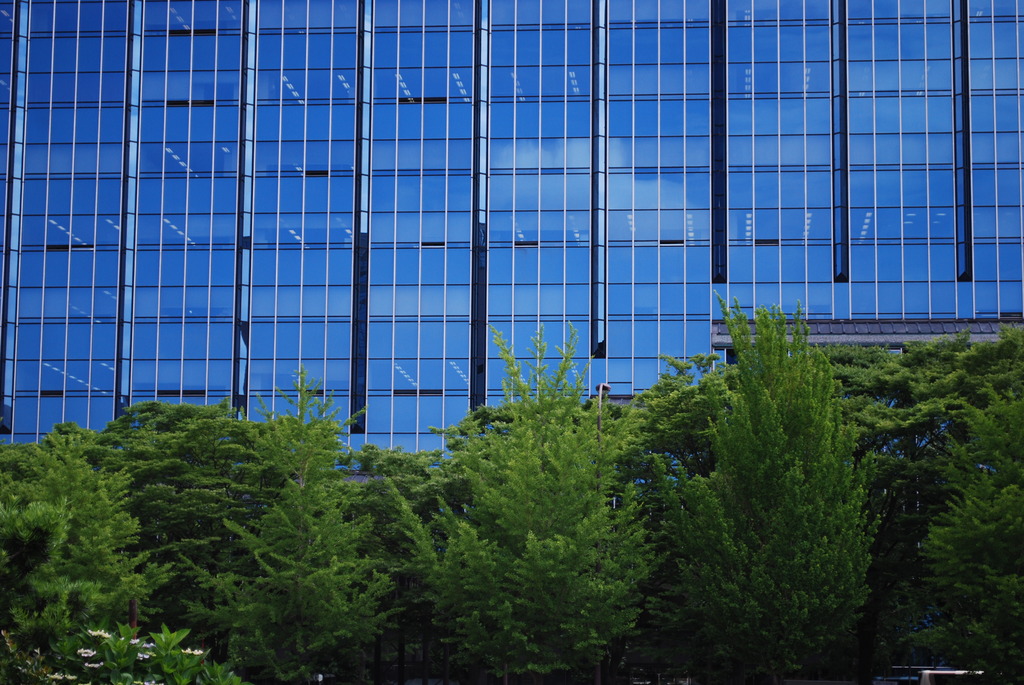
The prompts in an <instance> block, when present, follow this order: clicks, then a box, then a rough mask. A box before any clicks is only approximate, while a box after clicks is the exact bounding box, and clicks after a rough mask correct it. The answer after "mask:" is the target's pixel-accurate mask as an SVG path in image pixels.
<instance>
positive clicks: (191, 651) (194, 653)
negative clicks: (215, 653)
mask: <svg viewBox="0 0 1024 685" xmlns="http://www.w3.org/2000/svg"><path fill="white" fill-rule="evenodd" d="M181 653H182V654H191V655H192V656H199V655H201V654H203V650H201V649H183V650H181Z"/></svg>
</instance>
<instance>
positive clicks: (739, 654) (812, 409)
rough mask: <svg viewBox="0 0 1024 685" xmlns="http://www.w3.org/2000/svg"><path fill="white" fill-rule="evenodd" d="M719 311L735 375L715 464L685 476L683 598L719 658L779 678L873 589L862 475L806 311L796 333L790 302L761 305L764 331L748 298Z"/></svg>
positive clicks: (834, 631) (721, 664)
mask: <svg viewBox="0 0 1024 685" xmlns="http://www.w3.org/2000/svg"><path fill="white" fill-rule="evenodd" d="M724 309H725V307H724V305H723V310H724ZM723 313H724V314H725V316H726V321H727V323H728V326H729V332H730V334H731V335H732V339H733V345H734V348H735V350H736V358H737V369H736V379H735V382H736V385H735V389H734V390H732V391H731V392H730V393H729V395H728V398H727V400H728V403H727V404H726V405H725V406H722V407H720V408H719V410H718V412H717V414H716V416H717V418H716V420H715V428H714V448H715V456H716V461H717V464H716V470H715V471H714V472H713V473H712V474H711V475H710V476H707V477H705V476H699V475H698V476H694V477H693V478H692V479H690V480H689V481H688V482H687V483H686V484H685V487H684V490H683V496H684V502H685V507H686V509H685V514H684V516H683V518H682V521H681V530H680V537H679V543H680V545H681V547H682V556H683V562H682V565H681V574H680V582H681V584H682V586H683V587H684V588H686V589H687V601H686V606H685V607H684V611H686V612H688V613H689V614H690V615H691V616H692V617H694V618H695V619H696V620H697V622H698V623H699V625H700V629H699V632H698V639H699V641H700V642H699V644H700V646H701V648H702V649H704V650H707V652H708V655H709V656H710V657H711V661H712V665H713V666H717V667H718V668H720V669H722V671H723V672H725V673H729V674H732V675H733V676H738V675H739V674H741V673H746V672H750V671H753V672H756V673H765V674H770V675H772V676H774V677H775V678H776V679H778V678H779V677H780V676H781V674H782V673H784V672H786V671H789V670H792V669H795V668H797V667H799V666H800V665H801V664H802V662H803V660H804V659H806V658H807V657H809V656H811V655H814V654H815V653H817V652H819V651H820V650H821V649H822V648H823V647H825V646H826V645H827V644H828V643H829V642H830V641H831V640H834V639H835V637H836V636H837V635H839V634H841V633H843V631H845V630H847V628H848V627H849V626H850V624H851V622H852V620H853V616H854V610H855V609H856V608H857V606H859V604H860V603H861V602H862V601H863V599H864V594H865V588H864V571H865V568H866V566H867V561H868V558H867V545H868V536H867V534H866V532H865V521H864V514H863V511H862V507H863V504H864V489H863V486H862V485H861V483H860V478H859V477H858V474H857V473H855V472H854V469H853V464H852V458H851V457H852V449H853V441H852V437H851V436H850V435H849V434H848V432H847V431H845V430H844V429H843V427H842V425H841V422H840V416H839V409H838V406H837V399H836V398H835V381H834V380H833V377H832V372H831V368H830V366H829V364H828V361H827V360H826V359H825V357H824V356H823V355H822V354H821V353H820V352H818V351H816V350H814V349H813V348H811V347H810V346H809V344H808V341H807V327H806V324H804V323H803V322H802V321H801V320H800V318H799V316H798V317H797V320H796V322H795V325H794V327H793V331H792V341H791V342H790V341H788V340H787V331H786V320H785V316H784V315H783V314H782V313H781V312H780V311H779V310H778V309H777V308H775V309H772V310H767V309H764V308H762V309H759V310H758V311H757V314H756V319H755V320H756V330H757V341H756V344H755V343H754V342H753V340H752V338H751V334H750V329H749V326H748V323H747V319H746V317H745V316H744V315H743V314H742V312H741V311H740V310H739V307H738V306H736V307H734V308H733V309H732V310H729V311H723Z"/></svg>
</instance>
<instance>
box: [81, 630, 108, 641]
mask: <svg viewBox="0 0 1024 685" xmlns="http://www.w3.org/2000/svg"><path fill="white" fill-rule="evenodd" d="M87 632H88V633H89V634H90V635H92V636H93V637H101V638H103V639H104V640H106V639H107V638H108V637H110V633H108V632H107V631H105V630H90V631H87Z"/></svg>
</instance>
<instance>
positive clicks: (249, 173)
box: [231, 0, 259, 410]
mask: <svg viewBox="0 0 1024 685" xmlns="http://www.w3.org/2000/svg"><path fill="white" fill-rule="evenodd" d="M258 7H259V5H258V3H257V2H256V0H244V2H243V3H242V69H241V73H240V74H239V90H238V97H239V103H238V110H239V111H238V208H237V210H236V211H237V217H236V220H237V222H238V223H237V226H236V236H235V321H234V327H235V330H234V342H233V348H232V351H231V364H232V369H231V370H232V378H231V404H232V406H234V407H235V408H236V409H239V410H242V409H245V408H246V406H247V405H248V401H249V316H250V306H251V285H252V207H253V150H254V148H255V147H256V143H255V141H256V37H257V35H258V34H259V30H258V29H259V22H258V17H257V12H258Z"/></svg>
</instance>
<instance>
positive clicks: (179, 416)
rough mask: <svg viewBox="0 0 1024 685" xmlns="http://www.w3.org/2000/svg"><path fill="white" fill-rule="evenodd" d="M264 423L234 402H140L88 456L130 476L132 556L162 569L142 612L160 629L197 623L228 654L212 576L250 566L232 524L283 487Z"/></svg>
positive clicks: (249, 520)
mask: <svg viewBox="0 0 1024 685" xmlns="http://www.w3.org/2000/svg"><path fill="white" fill-rule="evenodd" d="M260 430H261V426H260V425H259V424H257V423H256V422H253V421H247V420H244V419H240V418H238V416H237V413H236V412H235V410H234V409H232V408H231V406H230V405H228V404H227V401H224V402H222V403H220V404H216V405H212V406H196V405H191V404H180V405H175V404H167V403H164V402H140V403H138V404H135V405H132V406H131V407H128V409H127V410H126V411H125V413H124V414H123V415H122V416H120V417H118V418H117V419H115V420H114V421H112V422H111V423H110V424H108V425H107V428H106V429H105V430H104V431H102V433H101V435H100V439H99V441H98V444H97V445H96V446H94V447H92V448H90V449H89V450H87V454H88V456H89V459H90V461H91V462H92V463H93V464H95V465H97V466H99V467H101V468H102V470H103V471H104V472H107V473H111V474H113V473H118V474H123V475H124V476H125V477H126V478H127V479H128V500H127V503H128V511H129V512H130V513H131V514H132V515H133V516H134V517H135V519H137V520H138V521H139V523H140V529H139V537H138V542H137V543H136V544H135V545H134V546H133V547H132V548H131V551H133V552H136V553H142V554H146V555H148V560H149V563H150V564H151V565H153V566H155V567H158V568H161V569H163V570H164V571H165V572H166V574H165V580H164V582H163V584H162V585H161V587H160V588H159V591H157V592H155V593H154V594H153V596H152V597H151V598H150V600H149V601H148V602H144V603H142V604H141V606H140V613H141V614H142V615H143V617H144V618H145V619H147V620H148V621H150V622H151V623H152V624H155V625H159V624H160V623H166V624H168V625H177V626H180V625H191V626H192V628H193V630H194V631H195V633H196V634H197V635H198V637H199V638H200V639H203V640H204V641H206V643H207V644H208V645H211V646H212V647H213V648H214V650H215V653H216V654H217V656H218V658H223V656H224V651H223V647H224V645H223V641H222V639H221V638H222V637H223V636H219V635H218V634H217V632H216V629H215V627H214V626H213V625H212V624H210V623H209V622H208V621H207V617H208V610H209V609H210V608H212V606H213V604H214V601H215V598H214V595H213V593H212V591H211V590H210V589H209V588H208V587H207V586H206V585H205V584H204V583H203V581H202V579H203V578H204V577H205V574H207V573H212V574H215V575H216V574H219V573H229V572H235V571H240V570H241V568H240V567H241V566H244V565H245V564H247V563H249V558H248V556H247V555H245V554H244V551H243V550H242V548H241V546H240V544H239V541H238V538H237V536H235V535H234V534H232V533H231V532H230V531H229V530H228V528H226V527H225V526H224V520H225V519H227V520H229V521H233V522H234V523H236V524H237V525H240V526H249V525H252V524H254V522H256V521H257V520H258V519H259V518H260V516H262V514H263V512H264V511H265V510H266V506H267V504H268V503H269V502H270V501H272V500H273V499H274V498H275V497H276V496H277V493H278V492H279V491H280V488H281V486H282V485H283V483H284V480H285V476H284V472H283V471H282V470H280V469H279V468H278V467H276V466H275V465H274V464H272V463H271V462H270V461H269V460H268V458H267V457H266V456H265V455H264V454H263V453H262V452H261V451H259V450H258V449H257V444H258V440H259V435H260Z"/></svg>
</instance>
